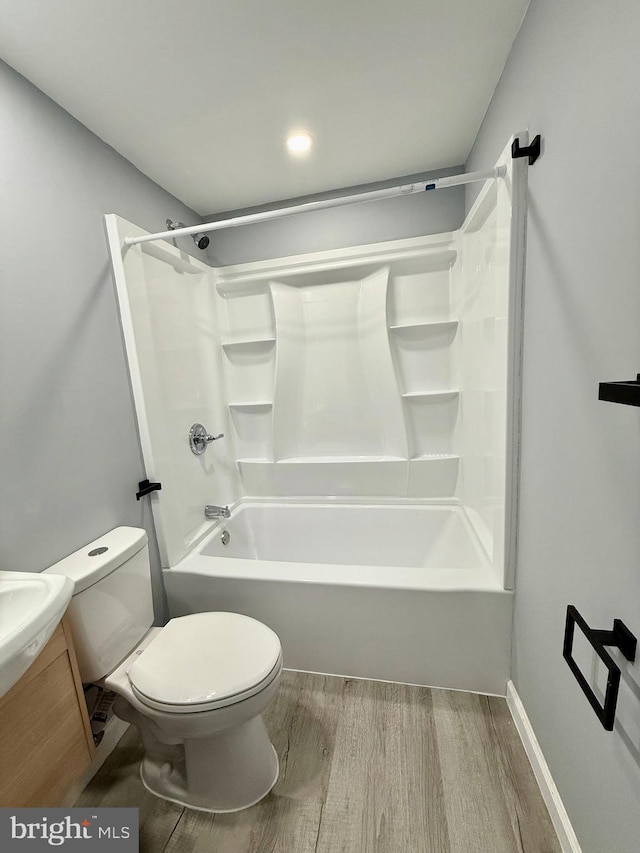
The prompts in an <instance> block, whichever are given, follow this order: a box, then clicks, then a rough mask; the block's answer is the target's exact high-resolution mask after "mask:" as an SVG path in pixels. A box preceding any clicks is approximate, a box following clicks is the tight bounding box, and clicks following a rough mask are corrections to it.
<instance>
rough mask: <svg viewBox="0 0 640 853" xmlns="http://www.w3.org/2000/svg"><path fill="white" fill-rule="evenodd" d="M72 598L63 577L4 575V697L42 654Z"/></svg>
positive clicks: (0, 626) (0, 680) (0, 669)
mask: <svg viewBox="0 0 640 853" xmlns="http://www.w3.org/2000/svg"><path fill="white" fill-rule="evenodd" d="M72 594H73V581H71V580H70V579H69V578H66V577H64V576H63V575H55V574H46V575H45V574H35V573H31V572H1V571H0V696H4V694H5V693H7V691H9V690H10V689H11V688H12V687H13V685H14V684H15V683H16V681H18V679H19V678H20V677H21V676H22V675H23V673H25V672H26V671H27V670H28V669H29V667H30V666H31V664H32V663H33V662H34V660H35V659H36V658H37V656H38V655H39V654H40V652H41V651H42V649H43V648H44V646H45V644H46V642H47V640H48V639H49V637H50V636H51V635H52V634H53V632H54V631H55V629H56V626H57V625H58V622H59V621H60V620H61V619H62V616H63V614H64V611H65V610H66V609H67V606H68V604H69V602H70V601H71V595H72Z"/></svg>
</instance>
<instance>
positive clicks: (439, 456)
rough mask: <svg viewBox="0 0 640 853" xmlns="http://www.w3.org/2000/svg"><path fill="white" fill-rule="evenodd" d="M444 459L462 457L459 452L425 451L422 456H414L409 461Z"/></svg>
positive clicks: (436, 460) (437, 460)
mask: <svg viewBox="0 0 640 853" xmlns="http://www.w3.org/2000/svg"><path fill="white" fill-rule="evenodd" d="M443 459H453V460H455V459H460V456H459V455H458V454H457V453H424V454H423V455H422V456H412V457H411V459H410V460H409V462H439V461H441V460H443Z"/></svg>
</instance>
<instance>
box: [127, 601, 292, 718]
mask: <svg viewBox="0 0 640 853" xmlns="http://www.w3.org/2000/svg"><path fill="white" fill-rule="evenodd" d="M281 665H282V648H281V646H280V640H279V639H278V636H277V634H275V633H274V632H273V631H272V630H271V629H270V628H268V627H267V626H266V625H263V624H262V623H261V622H258V621H257V620H256V619H252V618H250V617H249V616H242V615H241V614H239V613H226V612H214V613H194V614H192V615H190V616H181V617H178V618H177V619H171V620H170V621H169V622H168V623H167V625H166V626H165V627H164V628H163V629H162V630H161V631H160V632H159V633H158V634H157V635H156V636H155V637H154V639H153V640H152V641H151V642H150V643H149V645H148V646H146V648H144V650H143V651H142V652H139V653H138V655H137V657H136V658H135V660H134V662H133V663H132V665H131V666H130V667H129V669H128V671H127V675H128V678H129V683H130V684H131V688H132V690H133V693H134V694H135V696H136V697H137V698H138V699H139V700H140V701H141V702H142V703H143V704H145V705H147V706H148V707H150V708H155V709H156V710H160V711H165V712H167V713H174V714H192V713H197V712H199V711H210V710H215V709H216V708H223V707H225V706H228V705H232V704H235V703H237V702H241V701H242V700H243V699H247V698H249V697H250V696H253V695H255V694H256V693H258V692H260V691H261V690H263V689H264V688H265V687H267V686H268V685H269V684H270V682H271V681H272V680H273V679H274V678H275V677H276V676H277V675H278V674H279V672H280V669H281Z"/></svg>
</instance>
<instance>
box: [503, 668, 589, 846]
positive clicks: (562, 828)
mask: <svg viewBox="0 0 640 853" xmlns="http://www.w3.org/2000/svg"><path fill="white" fill-rule="evenodd" d="M507 705H508V706H509V710H510V711H511V716H512V717H513V722H514V723H515V725H516V728H517V730H518V734H519V735H520V740H521V741H522V745H523V746H524V749H525V752H526V753H527V757H528V759H529V762H530V764H531V767H532V769H533V774H534V776H535V777H536V781H537V783H538V786H539V788H540V792H541V793H542V798H543V800H544V802H545V804H546V806H547V809H548V811H549V817H550V818H551V822H552V823H553V827H554V829H555V831H556V835H557V836H558V840H559V842H560V846H561V847H562V853H582V850H581V847H580V844H579V842H578V839H577V837H576V834H575V832H574V831H573V827H572V826H571V821H570V820H569V815H568V814H567V812H566V809H565V807H564V805H563V803H562V800H561V798H560V794H559V792H558V789H557V788H556V783H555V782H554V781H553V777H552V775H551V772H550V770H549V767H548V765H547V762H546V761H545V757H544V755H543V754H542V750H541V749H540V744H539V743H538V739H537V738H536V735H535V732H534V730H533V728H532V726H531V723H530V722H529V717H528V716H527V712H526V711H525V708H524V705H523V704H522V701H521V699H520V697H519V696H518V691H517V690H516V688H515V686H514V684H513V681H508V682H507Z"/></svg>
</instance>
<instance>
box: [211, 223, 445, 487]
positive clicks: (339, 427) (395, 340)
mask: <svg viewBox="0 0 640 853" xmlns="http://www.w3.org/2000/svg"><path fill="white" fill-rule="evenodd" d="M403 243H406V241H403ZM454 245H455V239H454V238H453V237H452V236H447V235H444V236H443V235H440V236H438V237H436V238H433V239H426V240H419V241H417V242H416V243H415V244H414V245H412V246H409V245H403V246H399V245H397V244H396V245H394V246H393V247H392V248H391V250H390V251H389V248H388V247H386V248H385V249H382V250H381V249H380V248H379V247H378V248H377V251H376V250H374V251H372V247H367V249H366V250H361V251H358V252H354V251H351V252H350V254H348V255H347V254H346V253H344V254H343V256H342V257H341V258H336V257H335V256H334V257H331V258H319V257H316V258H315V259H314V261H312V262H310V259H308V258H307V259H305V260H304V261H303V262H302V263H300V259H297V258H296V259H292V261H291V262H289V263H286V264H282V263H281V264H280V266H279V267H278V268H274V269H271V270H265V268H264V267H265V265H264V264H260V265H256V266H257V267H258V269H255V270H254V269H250V270H248V269H247V268H246V267H245V268H244V269H241V270H233V269H229V268H228V269H227V270H224V271H222V274H221V277H220V280H219V282H218V284H217V293H218V296H219V318H220V328H221V333H222V352H223V364H224V371H225V377H226V388H227V395H228V397H229V403H228V405H229V410H230V416H231V422H232V425H233V436H234V443H235V448H236V454H237V461H238V466H239V470H240V474H241V477H242V484H243V488H244V491H245V492H246V493H247V494H251V495H263V496H273V495H283V496H284V495H287V496H303V495H307V496H309V495H337V496H356V495H357V496H365V495H366V496H375V497H378V496H386V497H420V498H451V497H453V496H454V495H455V493H456V483H457V472H458V461H459V456H458V453H457V449H456V448H457V421H458V409H459V387H458V386H459V380H458V366H457V358H458V351H457V345H456V338H457V330H458V320H457V318H456V315H457V309H456V306H455V304H454V297H453V294H452V290H453V288H452V277H453V276H452V267H453V263H454V261H455V258H456V250H455V248H453V246H454ZM332 254H333V255H335V253H332ZM376 255H377V257H376ZM252 266H253V265H252Z"/></svg>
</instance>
